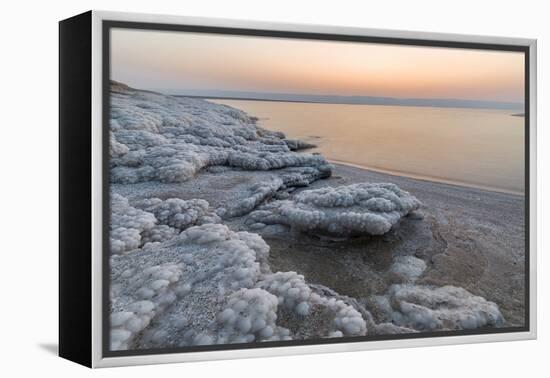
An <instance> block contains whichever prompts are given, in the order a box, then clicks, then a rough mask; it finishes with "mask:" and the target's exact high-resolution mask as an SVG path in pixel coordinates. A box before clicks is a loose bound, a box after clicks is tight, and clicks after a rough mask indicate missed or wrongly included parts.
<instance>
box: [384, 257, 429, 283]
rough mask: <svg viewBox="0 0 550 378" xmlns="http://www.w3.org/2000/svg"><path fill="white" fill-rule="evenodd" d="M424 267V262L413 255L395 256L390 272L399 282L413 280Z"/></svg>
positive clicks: (422, 271)
mask: <svg viewBox="0 0 550 378" xmlns="http://www.w3.org/2000/svg"><path fill="white" fill-rule="evenodd" d="M425 269H426V263H425V262H424V261H423V260H421V259H419V258H417V257H415V256H397V257H396V258H395V259H394V261H393V264H392V265H391V267H390V270H389V272H390V274H392V275H393V276H394V277H396V278H397V279H398V280H399V281H400V282H403V283H407V282H409V283H412V282H415V281H416V280H417V279H418V278H419V277H420V276H421V275H422V273H424V270H425Z"/></svg>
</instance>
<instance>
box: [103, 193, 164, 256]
mask: <svg viewBox="0 0 550 378" xmlns="http://www.w3.org/2000/svg"><path fill="white" fill-rule="evenodd" d="M155 223H156V219H155V216H154V215H153V214H151V213H148V212H145V211H142V210H139V209H136V208H135V207H133V206H130V204H129V203H128V200H127V199H126V198H124V197H122V196H120V195H118V194H115V193H113V194H112V195H111V224H110V226H111V233H110V244H111V253H113V254H120V253H124V252H128V251H131V250H133V249H136V248H139V246H140V245H141V233H142V232H144V231H146V230H151V229H152V228H153V227H154V226H155Z"/></svg>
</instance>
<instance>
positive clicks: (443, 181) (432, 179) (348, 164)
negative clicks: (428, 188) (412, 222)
mask: <svg viewBox="0 0 550 378" xmlns="http://www.w3.org/2000/svg"><path fill="white" fill-rule="evenodd" d="M327 161H329V162H330V163H331V164H335V165H342V166H346V167H353V168H357V169H362V170H365V171H371V172H376V173H380V174H384V175H388V176H394V177H402V178H408V179H412V180H418V181H423V182H427V183H435V184H445V185H452V186H456V187H459V188H467V189H477V190H483V191H485V192H494V193H500V194H510V195H514V196H518V197H525V192H520V191H515V190H508V189H501V188H495V187H491V186H484V185H478V184H473V183H467V182H461V181H454V180H448V179H444V178H439V177H430V176H423V175H418V174H414V173H408V172H401V171H392V170H389V169H382V168H375V167H368V166H365V165H361V164H356V163H351V162H347V161H342V160H336V159H327Z"/></svg>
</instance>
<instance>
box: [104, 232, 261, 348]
mask: <svg viewBox="0 0 550 378" xmlns="http://www.w3.org/2000/svg"><path fill="white" fill-rule="evenodd" d="M268 251H269V247H268V246H267V244H265V242H264V241H263V240H262V239H261V238H260V237H259V236H257V235H254V234H249V233H245V232H240V233H235V232H232V231H230V230H229V229H228V228H227V227H226V226H223V225H220V224H206V225H202V226H196V227H191V228H188V229H187V230H185V231H184V232H182V233H181V234H180V235H179V236H177V237H175V238H173V239H171V240H170V241H168V242H165V243H156V244H146V245H145V246H144V247H143V249H141V250H138V251H136V252H134V253H132V254H129V255H126V256H113V258H112V260H111V272H112V274H111V312H112V314H113V316H115V321H114V322H113V323H112V324H111V331H112V334H113V333H114V338H113V337H112V339H111V346H112V348H114V349H127V348H133V347H137V348H139V347H151V346H155V345H156V346H159V345H162V346H168V345H180V344H186V343H191V344H196V343H208V342H215V341H216V340H217V336H216V335H217V334H218V328H219V324H218V322H217V321H216V315H217V314H218V313H220V312H221V311H222V310H223V307H224V306H225V305H226V302H227V301H226V297H227V298H228V297H229V296H230V295H231V294H232V293H234V292H236V291H238V290H240V289H242V288H252V287H253V286H254V283H255V282H256V281H257V280H258V278H259V276H260V274H261V273H262V270H261V268H260V264H262V261H265V260H266V259H267V254H268ZM266 295H268V294H267V293H266ZM127 312H130V313H132V314H133V315H132V316H130V315H125V316H128V319H127V320H126V321H124V322H122V323H123V324H121V321H120V319H118V318H117V317H121V316H122V315H116V314H119V313H127ZM209 314H212V316H211V317H210V316H209ZM160 316H165V317H167V318H168V319H159V317H160ZM152 319H157V320H158V321H156V322H154V324H153V323H150V322H151V320H152ZM176 319H188V322H183V323H182V322H180V321H176ZM129 322H131V323H129ZM121 331H124V332H121ZM127 332H130V334H129V335H128V334H127ZM122 334H124V337H119V336H121V335H122ZM138 334H139V335H141V336H140V337H139V338H136V336H137V335H138ZM199 335H200V336H199ZM126 336H127V337H126ZM235 337H236V336H235Z"/></svg>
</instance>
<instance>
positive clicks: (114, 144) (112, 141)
mask: <svg viewBox="0 0 550 378" xmlns="http://www.w3.org/2000/svg"><path fill="white" fill-rule="evenodd" d="M128 151H130V149H129V148H128V146H126V145H124V144H122V143H120V142H119V141H118V140H117V139H116V138H115V135H114V134H113V132H112V131H110V132H109V152H110V156H111V157H121V156H123V155H125V154H127V153H128Z"/></svg>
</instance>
